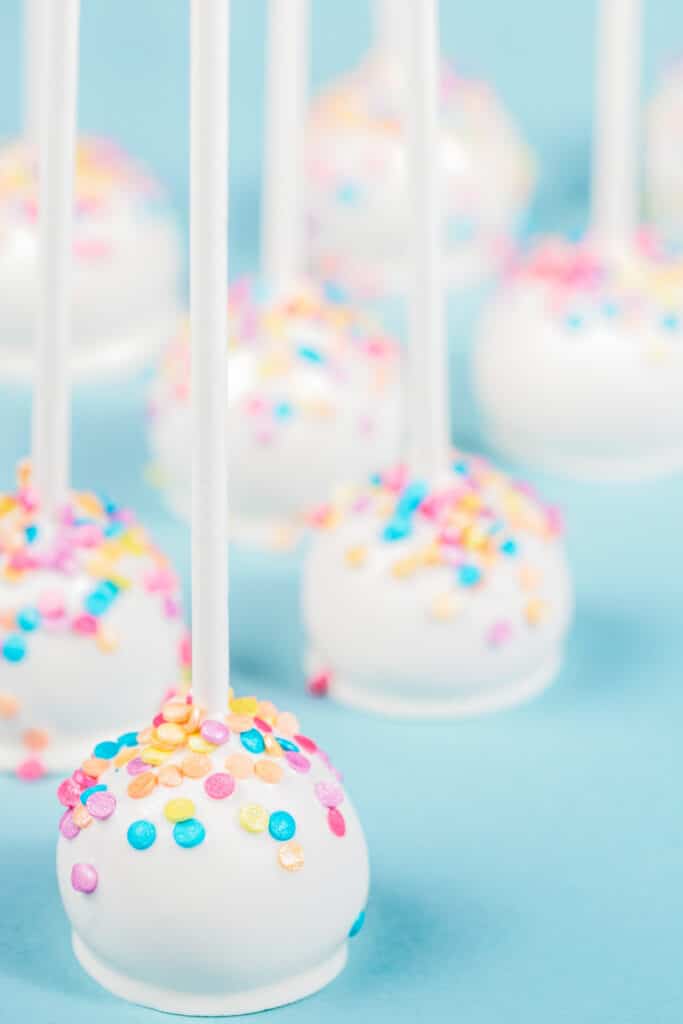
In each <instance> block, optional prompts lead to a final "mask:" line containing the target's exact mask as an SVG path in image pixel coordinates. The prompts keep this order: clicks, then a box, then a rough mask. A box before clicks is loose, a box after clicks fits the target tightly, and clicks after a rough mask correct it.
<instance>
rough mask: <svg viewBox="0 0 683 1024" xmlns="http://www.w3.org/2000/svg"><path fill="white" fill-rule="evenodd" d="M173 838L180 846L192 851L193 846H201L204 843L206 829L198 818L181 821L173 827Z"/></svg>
mask: <svg viewBox="0 0 683 1024" xmlns="http://www.w3.org/2000/svg"><path fill="white" fill-rule="evenodd" d="M173 838H174V839H175V841H176V843H177V844H178V846H182V847H184V848H185V849H186V850H190V849H192V847H193V846H199V844H200V843H203V842H204V839H205V838H206V829H205V828H204V826H203V825H202V823H201V821H197V819H196V818H188V819H187V821H179V822H178V823H177V824H176V825H174V826H173Z"/></svg>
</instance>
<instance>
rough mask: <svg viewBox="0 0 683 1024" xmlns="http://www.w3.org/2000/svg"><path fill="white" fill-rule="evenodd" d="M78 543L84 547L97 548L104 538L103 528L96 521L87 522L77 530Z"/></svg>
mask: <svg viewBox="0 0 683 1024" xmlns="http://www.w3.org/2000/svg"><path fill="white" fill-rule="evenodd" d="M75 539H76V543H77V544H80V546H81V547H84V548H95V547H97V545H98V544H99V543H100V542H101V540H102V530H101V529H100V527H99V526H97V525H96V524H95V523H86V524H85V525H84V526H79V527H78V529H77V530H76V538H75Z"/></svg>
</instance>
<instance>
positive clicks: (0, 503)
mask: <svg viewBox="0 0 683 1024" xmlns="http://www.w3.org/2000/svg"><path fill="white" fill-rule="evenodd" d="M181 656H182V659H183V660H187V643H186V640H185V631H184V627H183V625H182V620H181V617H180V597H179V584H178V581H177V579H176V576H175V573H174V572H173V570H172V568H171V566H170V565H169V563H168V560H167V559H166V558H165V557H164V555H163V554H162V553H161V552H160V551H159V550H158V549H157V548H156V547H155V546H154V544H153V543H152V542H151V540H150V539H149V537H148V535H147V533H146V532H145V531H144V530H143V528H142V527H141V526H140V525H139V523H137V522H136V520H135V518H134V516H133V515H132V514H131V513H130V511H129V510H128V509H126V508H123V507H120V506H117V505H115V504H114V503H113V502H110V501H107V500H104V499H101V498H99V497H97V496H96V495H94V494H90V493H74V494H72V495H71V497H70V500H69V502H68V504H67V505H65V507H64V508H63V509H62V512H61V514H60V517H59V520H58V521H56V522H55V521H54V520H51V519H48V520H46V519H45V517H44V516H43V515H42V514H41V508H40V504H39V501H38V499H37V496H36V494H35V492H34V491H33V489H32V487H31V484H30V478H29V476H28V470H27V468H26V467H22V470H21V472H20V482H19V486H18V489H17V491H16V492H15V493H13V494H3V495H0V768H1V769H4V770H8V769H14V768H16V769H17V770H18V772H19V774H20V775H21V776H22V777H24V778H32V777H35V776H37V775H40V774H43V772H45V771H46V770H47V771H59V772H63V771H65V770H67V767H68V766H70V765H71V764H73V760H74V756H75V755H77V752H78V751H82V750H83V749H84V748H87V747H88V746H89V745H90V744H92V743H93V741H94V740H95V739H97V738H99V737H100V736H101V735H103V734H105V735H113V736H114V737H115V736H117V735H118V734H119V733H120V732H121V730H122V729H124V728H125V727H126V726H128V727H130V725H131V723H136V722H137V723H138V724H139V725H141V724H142V723H144V722H145V721H146V720H147V719H148V718H149V716H150V715H151V714H152V713H153V711H154V710H155V709H156V708H158V707H159V705H160V702H161V700H162V698H163V696H164V693H166V692H168V690H169V688H170V687H172V686H174V685H175V682H176V680H177V678H178V667H179V664H180V661H181Z"/></svg>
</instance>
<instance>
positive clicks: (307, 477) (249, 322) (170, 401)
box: [150, 280, 400, 546]
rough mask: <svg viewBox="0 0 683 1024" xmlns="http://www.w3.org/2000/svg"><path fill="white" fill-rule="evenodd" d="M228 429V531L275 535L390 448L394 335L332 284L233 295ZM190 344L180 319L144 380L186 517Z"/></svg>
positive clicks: (292, 530)
mask: <svg viewBox="0 0 683 1024" xmlns="http://www.w3.org/2000/svg"><path fill="white" fill-rule="evenodd" d="M229 333H230V338H229V375H228V376H229V381H230V384H229V390H228V400H227V401H228V433H229V437H230V445H229V465H230V481H231V520H230V525H231V530H232V532H233V535H234V536H235V537H236V538H238V539H241V540H245V541H247V542H257V543H264V544H266V545H273V546H277V545H280V544H286V543H288V542H289V541H291V540H292V539H293V538H294V537H296V536H297V528H300V527H301V526H302V525H303V523H304V518H305V514H306V513H307V512H308V511H309V509H310V508H311V506H312V505H314V504H316V503H318V502H319V501H320V500H321V498H322V497H323V496H324V495H326V494H328V493H329V492H330V489H331V488H332V486H333V485H334V483H335V482H336V481H337V480H338V479H339V478H340V477H341V478H350V479H358V478H364V477H365V476H367V475H368V473H369V472H370V471H371V470H372V469H373V468H374V467H375V466H376V465H378V464H382V463H385V462H391V461H392V460H393V459H395V458H396V457H397V453H398V445H399V420H400V417H399V405H400V386H399V346H398V345H397V343H396V342H394V341H393V339H391V338H390V337H388V336H387V335H386V334H385V333H384V332H383V331H382V330H381V329H380V328H379V327H378V325H377V324H376V323H375V321H374V320H373V319H371V318H369V317H367V316H365V315H363V314H360V313H357V312H355V311H354V310H353V309H351V308H350V307H348V306H347V305H345V304H343V303H340V302H339V301H337V299H336V296H335V294H334V292H333V290H332V289H327V290H324V289H321V288H317V287H315V286H313V285H307V286H302V287H299V288H292V289H288V290H287V291H286V293H285V295H284V296H282V297H277V298H274V299H270V300H268V301H265V302H263V301H259V300H258V298H256V297H255V296H254V294H253V289H252V287H251V285H250V284H249V282H248V281H246V280H245V281H241V282H238V283H237V284H236V285H234V286H233V288H232V289H231V294H230V332H229ZM189 374H190V345H189V329H188V327H187V325H185V326H184V327H183V329H182V330H181V331H180V332H179V333H178V334H177V335H176V337H175V338H174V339H173V340H172V341H171V342H170V344H169V345H168V346H167V349H166V351H165V352H164V353H163V356H162V359H161V363H160V365H159V370H158V373H157V375H156V378H155V380H154V382H153V385H152V391H151V402H150V438H151V445H152V449H153V452H154V455H155V461H156V466H157V470H158V473H157V475H158V476H159V478H160V481H161V482H162V484H163V486H164V489H165V492H166V494H167V496H168V498H169V501H170V503H171V505H172V507H173V508H174V510H176V512H178V513H180V514H181V515H182V516H184V517H186V518H187V517H188V516H189V504H190V492H189V480H190V461H191V460H190V454H191V452H190V448H191V431H190V429H189V427H190V415H191V410H190V400H189V397H190V380H189Z"/></svg>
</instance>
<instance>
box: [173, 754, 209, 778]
mask: <svg viewBox="0 0 683 1024" xmlns="http://www.w3.org/2000/svg"><path fill="white" fill-rule="evenodd" d="M211 767H212V766H211V759H210V758H208V757H207V756H206V754H187V755H186V756H185V757H184V758H183V759H182V761H181V762H180V770H181V772H182V773H183V775H186V776H187V777H188V779H203V778H204V776H205V775H208V774H209V772H210V771H211Z"/></svg>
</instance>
